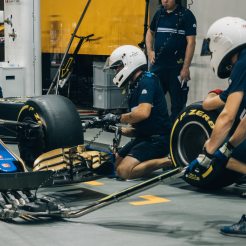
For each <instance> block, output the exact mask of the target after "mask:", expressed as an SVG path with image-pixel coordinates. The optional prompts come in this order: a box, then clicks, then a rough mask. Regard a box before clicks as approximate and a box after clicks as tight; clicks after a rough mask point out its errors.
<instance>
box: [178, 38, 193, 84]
mask: <svg viewBox="0 0 246 246" xmlns="http://www.w3.org/2000/svg"><path fill="white" fill-rule="evenodd" d="M186 40H187V46H186V50H185V59H184V64H183V68H182V70H181V71H180V77H181V80H187V81H188V80H190V64H191V61H192V58H193V55H194V51H195V46H196V36H186Z"/></svg>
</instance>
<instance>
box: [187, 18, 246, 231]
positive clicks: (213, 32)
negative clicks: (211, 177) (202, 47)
mask: <svg viewBox="0 0 246 246" xmlns="http://www.w3.org/2000/svg"><path fill="white" fill-rule="evenodd" d="M207 37H208V40H209V48H210V51H211V53H212V54H211V65H212V68H213V70H214V72H215V74H216V75H217V76H218V77H219V78H227V77H229V87H228V88H227V89H226V90H225V91H223V92H222V93H220V92H218V90H217V91H213V92H212V93H209V95H208V97H207V98H206V99H205V101H204V102H203V107H204V108H205V109H207V110H213V109H216V108H219V107H223V109H222V111H221V113H220V115H219V116H218V118H217V120H216V123H215V126H214V129H213V131H212V134H211V137H210V138H209V139H208V140H207V141H206V143H205V145H204V151H203V153H202V154H200V155H199V156H198V158H197V159H195V160H194V161H193V162H191V163H190V165H189V166H188V168H187V170H186V174H185V175H186V176H188V175H189V174H191V173H192V174H193V175H197V176H199V177H200V178H203V177H205V175H204V174H205V173H206V175H207V174H208V173H209V172H210V171H211V170H213V167H214V166H216V167H218V166H221V167H222V168H224V167H226V168H228V169H231V170H233V171H236V172H239V173H242V174H246V154H245V153H246V140H245V138H246V136H245V135H246V133H245V132H246V129H245V121H246V120H245V118H246V116H245V115H246V21H245V20H243V19H240V18H235V17H224V18H221V19H219V20H218V21H216V22H215V23H214V24H213V25H212V26H211V27H210V28H209V30H208V34H207ZM217 94H218V95H217ZM230 136H231V137H230ZM229 137H230V138H229ZM228 138H229V141H227V140H228ZM219 170H220V169H219ZM225 228H227V229H225ZM225 228H224V229H223V228H222V230H221V231H222V232H224V233H227V234H241V235H246V217H245V216H243V217H242V219H241V220H240V222H239V223H238V226H236V227H233V228H234V229H233V228H232V230H231V231H229V230H228V227H225Z"/></svg>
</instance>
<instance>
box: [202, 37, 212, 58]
mask: <svg viewBox="0 0 246 246" xmlns="http://www.w3.org/2000/svg"><path fill="white" fill-rule="evenodd" d="M209 44H210V38H206V39H203V43H202V50H201V56H211V55H212V52H211V50H210V49H209Z"/></svg>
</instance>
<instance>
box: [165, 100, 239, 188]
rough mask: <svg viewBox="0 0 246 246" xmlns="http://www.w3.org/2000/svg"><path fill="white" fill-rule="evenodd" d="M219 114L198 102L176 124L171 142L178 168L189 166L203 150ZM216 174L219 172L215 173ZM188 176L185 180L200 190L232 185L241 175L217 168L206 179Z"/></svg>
mask: <svg viewBox="0 0 246 246" xmlns="http://www.w3.org/2000/svg"><path fill="white" fill-rule="evenodd" d="M219 113H220V111H206V110H204V109H203V108H202V103H201V102H197V103H194V104H191V105H190V106H188V107H186V108H185V110H183V111H182V112H181V113H180V114H179V116H178V117H177V120H176V121H175V123H174V125H173V128H172V132H171V139H170V154H171V158H172V161H173V163H174V165H175V166H187V165H188V164H189V163H190V162H191V161H192V160H194V159H195V158H196V157H197V156H198V155H199V154H200V153H201V151H202V148H203V145H204V143H205V141H206V140H207V139H208V138H209V136H210V135H211V133H212V130H213V128H214V125H215V121H216V119H217V117H218V115H219ZM215 172H216V173H215ZM191 177H192V175H191V176H189V177H185V181H186V182H187V183H189V184H191V185H193V186H197V187H201V188H208V189H210V188H219V187H223V186H227V185H230V184H232V183H233V182H234V181H235V179H236V178H238V174H236V173H235V172H232V171H229V170H227V169H225V168H222V169H220V170H218V168H217V167H216V168H214V171H213V172H211V173H210V174H209V175H208V176H207V177H206V178H204V179H199V180H197V179H196V178H194V179H193V178H191Z"/></svg>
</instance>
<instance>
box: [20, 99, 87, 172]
mask: <svg viewBox="0 0 246 246" xmlns="http://www.w3.org/2000/svg"><path fill="white" fill-rule="evenodd" d="M18 121H19V122H27V123H34V125H37V126H38V127H37V130H35V128H34V130H30V131H28V130H23V129H19V131H18V142H19V144H18V147H19V152H20V157H21V158H22V159H23V160H24V162H25V163H26V165H27V166H28V167H29V168H32V166H33V163H34V161H35V159H36V158H37V157H38V156H39V155H41V154H43V153H44V152H47V151H50V150H53V149H57V148H63V147H72V146H76V145H79V144H83V142H84V138H83V130H82V125H81V121H80V118H79V115H78V113H77V111H76V108H75V106H74V105H73V103H72V102H71V101H70V100H69V99H68V98H65V97H63V96H58V95H45V96H40V97H35V98H31V99H29V100H27V102H26V103H25V105H24V106H23V107H22V109H21V110H20V112H19V115H18Z"/></svg>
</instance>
